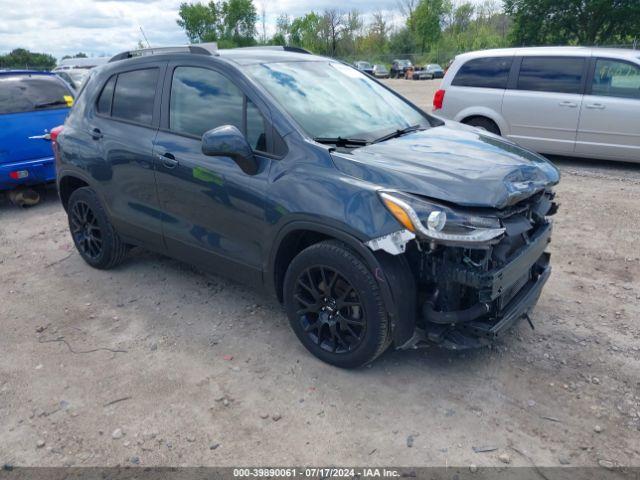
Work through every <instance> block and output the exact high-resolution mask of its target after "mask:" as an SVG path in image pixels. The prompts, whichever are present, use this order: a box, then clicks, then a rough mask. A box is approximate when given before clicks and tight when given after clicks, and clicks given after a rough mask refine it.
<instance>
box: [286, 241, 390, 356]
mask: <svg viewBox="0 0 640 480" xmlns="http://www.w3.org/2000/svg"><path fill="white" fill-rule="evenodd" d="M283 297H284V304H285V308H286V311H287V315H288V317H289V322H290V324H291V328H292V329H293V331H294V332H295V334H296V335H297V337H298V339H299V340H300V341H301V342H302V344H303V345H304V346H305V347H306V348H307V350H309V351H310V352H311V353H312V354H314V355H315V356H316V357H318V358H319V359H321V360H323V361H325V362H327V363H330V364H332V365H335V366H337V367H341V368H357V367H361V366H363V365H366V364H367V363H370V362H372V361H373V360H375V359H376V358H377V357H378V356H379V355H381V354H382V353H383V352H384V351H385V350H386V349H387V347H388V346H389V344H390V343H391V341H390V340H391V332H390V325H389V321H388V315H387V312H386V309H385V306H384V302H383V300H382V295H381V292H380V289H379V287H378V284H377V282H376V280H375V278H374V276H373V274H372V273H371V271H370V270H369V268H368V267H367V266H366V264H365V263H364V261H363V260H362V259H361V258H360V257H359V256H358V255H357V254H355V253H354V252H353V251H352V250H351V249H350V248H349V247H348V246H347V245H345V244H344V243H342V242H339V241H335V240H327V241H324V242H320V243H317V244H314V245H311V246H310V247H308V248H306V249H305V250H303V251H302V252H300V253H299V254H298V255H297V256H296V257H295V258H294V259H293V261H292V262H291V264H290V265H289V267H288V269H287V273H286V275H285V279H284V292H283Z"/></svg>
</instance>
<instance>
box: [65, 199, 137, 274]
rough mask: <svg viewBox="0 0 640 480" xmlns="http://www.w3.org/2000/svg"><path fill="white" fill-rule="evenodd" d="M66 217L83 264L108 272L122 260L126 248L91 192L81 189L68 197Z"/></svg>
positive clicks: (125, 253)
mask: <svg viewBox="0 0 640 480" xmlns="http://www.w3.org/2000/svg"><path fill="white" fill-rule="evenodd" d="M67 215H68V217H69V230H70V232H71V237H72V238H73V243H74V244H75V246H76V248H77V249H78V252H79V253H80V256H81V257H82V259H83V260H84V261H85V262H87V263H88V264H89V265H91V266H92V267H94V268H98V269H101V270H108V269H110V268H113V267H115V266H117V265H118V264H120V263H121V262H122V261H123V260H124V259H125V257H126V255H127V250H128V246H127V244H126V243H124V242H123V241H122V239H121V238H120V237H119V236H118V234H117V232H116V231H115V229H114V228H113V225H112V224H111V222H110V221H109V217H108V216H107V212H106V211H105V209H104V208H103V206H102V204H101V203H100V200H99V199H98V196H97V195H96V193H95V192H94V191H93V190H92V189H91V188H89V187H82V188H79V189H77V190H75V191H74V192H73V193H72V194H71V196H70V197H69V204H68V207H67Z"/></svg>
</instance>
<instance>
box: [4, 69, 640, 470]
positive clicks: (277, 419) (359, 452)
mask: <svg viewBox="0 0 640 480" xmlns="http://www.w3.org/2000/svg"><path fill="white" fill-rule="evenodd" d="M389 83H390V84H391V85H393V86H394V88H397V89H398V90H399V91H401V92H402V93H404V94H406V95H407V96H409V97H411V98H412V99H414V101H416V102H417V103H418V104H420V105H422V106H425V107H427V106H428V105H429V104H430V102H431V98H432V92H433V90H434V88H436V85H437V82H433V81H425V82H410V81H404V80H397V81H389ZM556 161H557V163H558V165H559V166H560V169H561V171H562V175H563V178H562V182H561V184H560V185H559V187H558V189H557V191H558V198H559V201H560V203H561V209H560V211H559V213H558V215H557V217H556V225H555V234H554V238H553V242H552V244H551V246H550V250H551V252H552V261H553V267H554V273H553V275H552V276H551V279H550V280H549V283H548V285H547V287H546V289H545V290H544V292H543V294H542V297H541V299H540V302H539V304H538V307H537V308H536V310H535V312H534V314H533V321H534V323H535V326H536V329H535V331H532V330H531V329H530V328H529V326H528V325H527V324H526V323H521V324H520V325H518V326H517V327H516V328H515V329H514V330H513V331H512V332H510V334H508V335H506V336H505V337H504V338H503V339H502V340H501V341H500V343H498V344H497V345H496V346H495V347H493V348H491V349H489V348H487V349H484V350H480V351H475V352H471V353H450V352H446V351H441V350H439V349H435V348H431V349H426V350H418V351H410V352H398V351H389V352H387V353H386V354H385V355H383V356H382V357H381V358H380V359H378V361H376V362H375V363H374V364H373V365H372V366H370V368H365V369H361V370H357V371H342V370H338V369H336V368H333V367H330V366H328V365H325V364H323V363H321V362H319V361H317V360H315V359H314V358H313V357H311V356H310V355H309V354H308V353H307V352H306V351H305V350H304V349H303V347H302V346H301V345H300V344H299V342H298V341H297V339H296V338H295V337H294V335H293V333H292V332H291V331H290V330H289V327H288V325H287V320H286V318H285V315H284V313H283V311H282V309H281V307H280V306H279V305H278V304H277V303H276V302H275V301H274V300H273V299H271V298H267V297H264V296H261V295H260V294H257V293H255V292H254V291H251V290H249V289H247V288H245V287H242V286H239V285H236V284H233V283H230V282H228V281H226V280H224V279H222V278H217V277H214V276H206V275H204V274H202V273H200V272H198V271H196V270H195V269H193V268H191V267H189V266H186V265H184V264H181V263H179V262H177V261H174V260H171V259H168V258H164V257H161V256H158V255H155V254H150V253H147V252H144V251H139V250H135V251H134V252H133V253H132V255H131V256H130V258H129V259H128V260H127V261H126V262H125V263H124V264H123V265H122V266H120V267H119V268H117V269H116V270H113V271H109V272H104V271H97V270H93V269H91V268H89V267H88V266H87V265H85V264H84V263H83V261H82V260H81V259H80V257H79V256H78V254H77V253H76V252H75V250H74V248H73V246H72V242H71V239H70V236H69V234H68V232H67V226H66V217H65V214H64V212H63V211H62V208H61V207H60V205H59V203H58V201H57V199H56V198H55V194H54V192H50V194H49V195H48V198H47V199H46V200H45V201H44V202H43V203H42V204H40V205H39V206H37V207H34V208H31V209H28V210H20V209H17V208H14V207H12V206H10V205H8V204H7V203H6V202H5V203H0V298H1V299H2V301H1V302H0V320H1V322H2V327H1V330H0V331H1V332H2V334H1V335H0V352H2V356H1V361H0V432H1V434H0V463H4V464H10V465H31V466H61V465H80V466H88V465H99V466H105V465H109V466H113V465H138V464H139V465H144V466H148V465H219V466H221V465H258V466H262V465H288V464H292V465H293V464H295V465H326V464H328V463H331V464H337V465H345V464H346V465H371V464H375V465H385V464H389V465H398V466H423V465H424V466H426V465H441V466H443V465H449V466H451V465H459V466H464V465H471V464H473V465H478V466H487V465H504V464H505V463H507V462H509V463H510V464H511V465H532V464H534V465H537V466H552V465H567V464H569V465H574V466H598V465H600V467H603V468H610V467H612V466H615V465H635V466H640V460H639V458H640V442H639V441H638V438H640V431H639V430H640V393H639V388H638V387H639V386H640V383H639V381H640V347H639V345H640V342H639V339H640V323H639V321H638V318H639V317H640V315H639V314H640V301H639V300H640V257H639V256H640V253H639V251H638V241H639V238H640V209H639V208H638V205H640V165H636V166H634V165H623V164H609V163H604V162H600V163H599V162H583V161H577V160H556ZM474 447H475V448H474ZM483 450H484V451H483Z"/></svg>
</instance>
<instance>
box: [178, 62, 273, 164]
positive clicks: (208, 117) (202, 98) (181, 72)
mask: <svg viewBox="0 0 640 480" xmlns="http://www.w3.org/2000/svg"><path fill="white" fill-rule="evenodd" d="M222 125H234V126H235V127H237V128H238V129H239V130H240V131H241V132H244V133H245V135H246V138H247V141H248V142H249V144H250V145H251V147H252V148H253V149H254V150H261V151H266V150H267V146H266V133H265V132H266V130H265V121H264V117H263V116H262V114H261V113H260V111H259V110H258V108H257V107H256V106H255V105H254V104H253V103H252V102H251V100H249V99H248V98H246V97H245V95H244V94H243V93H242V91H241V90H240V89H239V88H238V87H237V86H236V85H234V84H233V83H232V82H231V81H230V80H229V79H228V78H227V77H225V76H224V75H222V74H220V73H218V72H215V71H213V70H209V69H206V68H199V67H178V68H176V69H175V71H174V73H173V81H172V82H171V100H170V104H169V128H170V129H171V130H173V131H174V132H178V133H183V134H186V135H192V136H195V137H201V136H202V134H203V133H205V132H206V131H208V130H211V129H213V128H216V127H220V126H222Z"/></svg>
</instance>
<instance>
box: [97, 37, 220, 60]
mask: <svg viewBox="0 0 640 480" xmlns="http://www.w3.org/2000/svg"><path fill="white" fill-rule="evenodd" d="M163 53H194V54H197V55H213V56H215V55H218V44H217V43H216V42H209V43H198V44H196V45H183V46H177V47H157V48H156V47H152V48H141V49H139V50H128V51H126V52H122V53H118V54H117V55H114V56H113V57H111V58H110V59H109V63H111V62H117V61H118V60H125V59H127V58H133V57H144V56H147V55H161V54H163Z"/></svg>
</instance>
